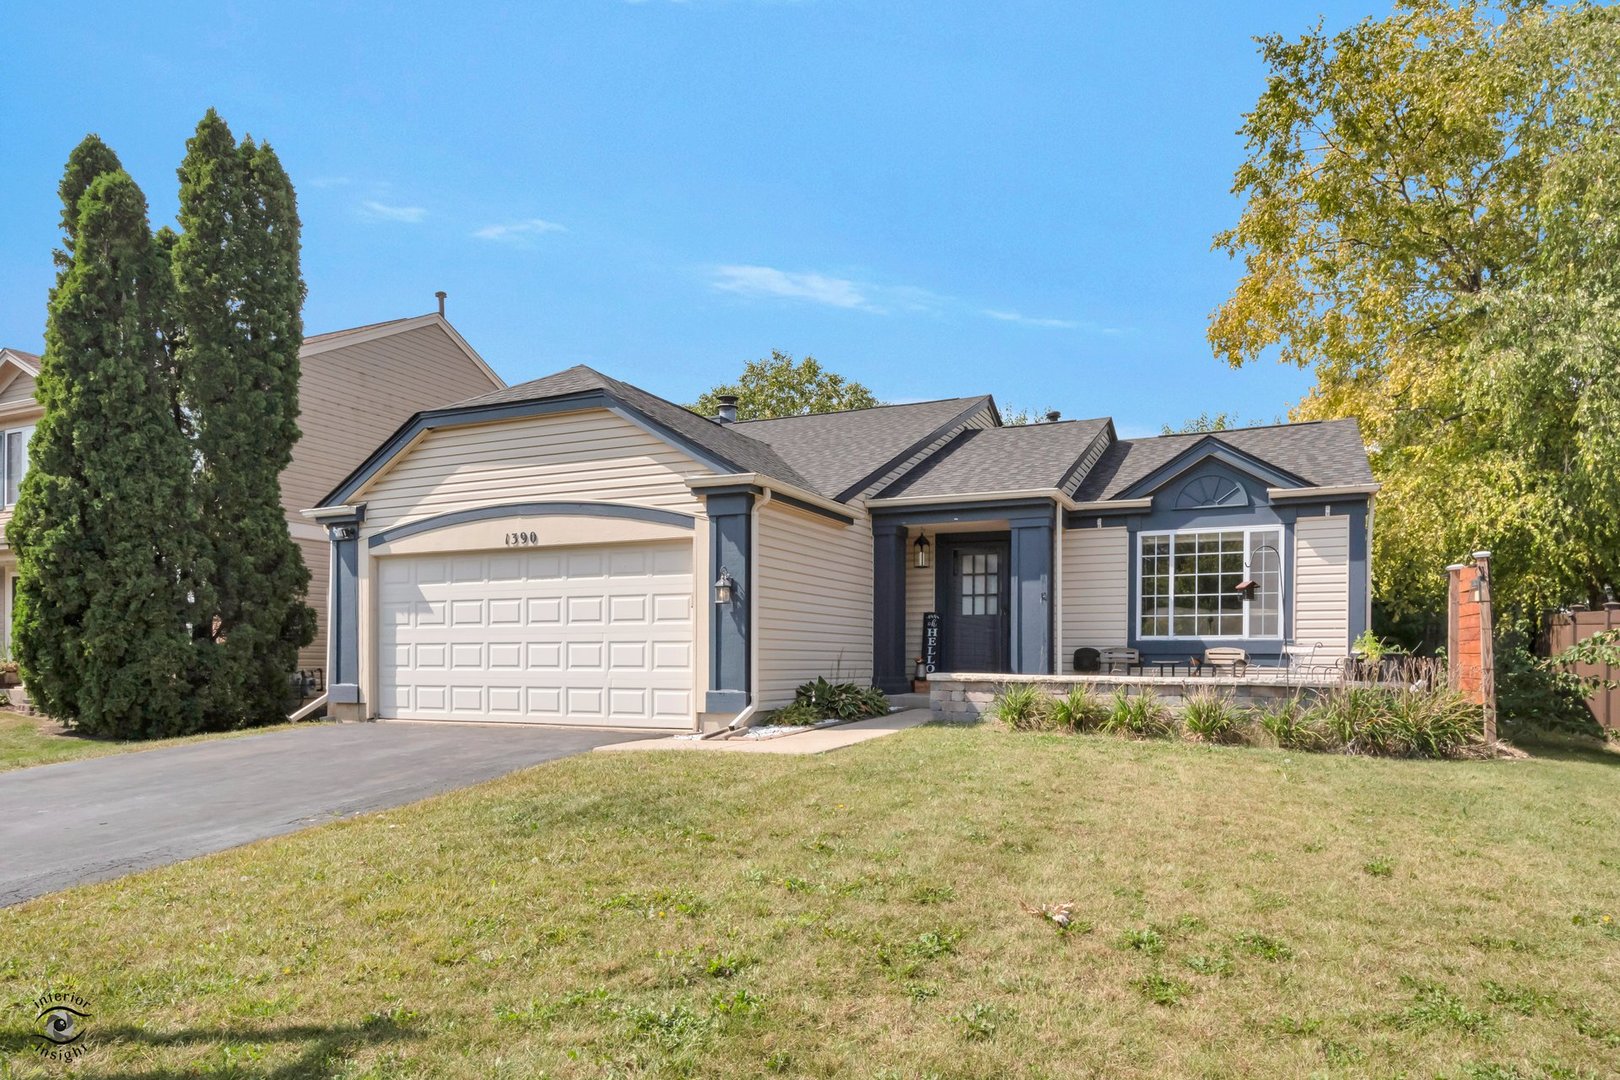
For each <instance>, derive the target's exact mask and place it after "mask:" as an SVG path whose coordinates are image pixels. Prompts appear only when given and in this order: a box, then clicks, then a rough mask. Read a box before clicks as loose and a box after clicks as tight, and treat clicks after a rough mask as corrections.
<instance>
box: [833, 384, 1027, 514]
mask: <svg viewBox="0 0 1620 1080" xmlns="http://www.w3.org/2000/svg"><path fill="white" fill-rule="evenodd" d="M986 406H988V407H989V409H990V412H991V414H992V415H994V416H995V418H996V423H997V425H999V424H1000V423H1001V414H1000V413H998V412H996V403H995V401H994V400H992V399H991V398H990V397H989V396H988V395H986V396H985V397H982V398H978V399H976V400H975V401H974V402H973V404H972V405H969V406H968V407H967V408H965V409H963V410H962V411H961V412H959V413H957V414H956V415H955V416H953V417H951V418H950V419H949V420H947V421H945V422H944V423H943V424H941V425H939V427H937V428H935V429H934V430H933V431H930V432H929V433H928V434H927V435H924V436H923V437H922V438H920V439H918V440H917V441H916V442H914V443H912V444H911V445H910V446H908V447H906V448H905V449H904V450H902V451H900V452H899V453H898V454H896V455H894V456H893V457H891V458H890V459H889V460H888V461H885V462H884V463H883V464H882V465H879V466H878V467H877V468H875V469H873V470H872V471H871V472H869V473H867V474H866V475H865V476H863V477H861V478H860V479H859V480H857V481H855V482H854V483H853V484H851V485H849V486H848V487H847V488H845V489H844V490H843V491H840V492H839V493H838V494H837V495H834V496H833V499H834V500H836V501H837V502H844V501H845V500H847V499H850V498H853V497H854V496H856V495H859V494H860V493H861V492H863V491H865V490H866V489H867V488H869V487H871V486H872V484H873V483H874V482H876V481H878V480H881V479H883V478H884V477H885V476H888V475H889V474H890V473H891V472H893V471H894V470H895V469H898V468H899V467H900V466H902V465H904V464H905V463H906V462H908V461H910V460H911V459H912V458H914V457H916V456H917V455H918V454H920V453H922V452H923V451H924V450H926V449H928V447H930V446H932V445H933V444H934V443H936V442H938V441H939V440H940V439H942V438H944V437H945V436H946V435H947V434H949V433H950V431H951V429H953V428H956V427H960V426H961V425H962V424H965V423H967V422H968V421H969V420H971V419H973V417H974V415H975V414H977V413H981V412H983V411H984V410H985V407H986Z"/></svg>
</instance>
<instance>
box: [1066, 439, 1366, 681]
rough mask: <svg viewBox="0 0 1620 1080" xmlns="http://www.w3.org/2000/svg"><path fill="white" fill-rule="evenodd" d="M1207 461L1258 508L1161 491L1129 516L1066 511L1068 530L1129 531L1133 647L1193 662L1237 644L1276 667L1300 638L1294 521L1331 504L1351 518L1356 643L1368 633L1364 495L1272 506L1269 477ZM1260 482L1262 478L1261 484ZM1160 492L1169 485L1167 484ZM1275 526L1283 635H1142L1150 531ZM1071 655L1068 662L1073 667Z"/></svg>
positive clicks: (1151, 655)
mask: <svg viewBox="0 0 1620 1080" xmlns="http://www.w3.org/2000/svg"><path fill="white" fill-rule="evenodd" d="M1202 461H1203V464H1204V465H1205V466H1206V469H1207V471H1208V473H1209V474H1211V475H1220V476H1227V477H1229V478H1231V479H1234V480H1237V481H1238V482H1239V483H1242V484H1244V485H1245V486H1246V487H1247V488H1248V490H1249V493H1250V495H1249V497H1250V499H1251V504H1250V505H1248V506H1242V507H1197V508H1192V509H1186V510H1177V509H1174V501H1175V500H1174V492H1173V491H1169V490H1164V491H1161V492H1160V493H1159V494H1158V495H1157V496H1156V497H1155V498H1154V507H1153V509H1151V510H1145V511H1144V510H1137V511H1135V512H1133V513H1129V514H1122V515H1108V516H1103V515H1099V514H1097V513H1094V512H1091V511H1087V512H1085V513H1078V514H1067V515H1065V518H1064V524H1065V526H1066V527H1068V528H1093V527H1096V525H1097V522H1098V520H1099V518H1101V520H1102V521H1103V522H1104V524H1105V526H1119V525H1123V526H1124V527H1125V528H1127V529H1128V530H1129V532H1130V538H1129V543H1128V547H1127V556H1126V558H1127V566H1126V576H1127V582H1128V586H1129V588H1128V598H1129V611H1128V615H1127V618H1128V619H1129V621H1130V623H1129V626H1128V628H1127V631H1126V642H1125V643H1126V644H1127V645H1130V646H1131V647H1133V648H1136V649H1139V650H1141V652H1142V656H1143V658H1144V659H1149V660H1166V661H1168V660H1177V661H1183V662H1184V661H1186V660H1187V659H1188V658H1189V657H1192V656H1196V655H1199V654H1201V653H1202V652H1203V650H1205V649H1209V648H1214V647H1217V646H1235V647H1237V648H1241V649H1245V650H1247V651H1248V653H1249V655H1250V657H1251V658H1252V659H1254V660H1256V661H1258V662H1260V663H1275V662H1276V661H1277V660H1278V659H1279V658H1280V656H1281V650H1282V646H1283V645H1284V644H1286V643H1288V642H1290V641H1292V639H1293V636H1294V606H1295V593H1296V582H1295V561H1296V560H1295V554H1296V552H1295V543H1294V526H1295V523H1296V522H1297V521H1298V520H1299V519H1300V518H1304V517H1320V516H1322V515H1324V514H1325V513H1326V512H1327V510H1328V508H1329V507H1331V508H1332V510H1333V515H1334V516H1335V517H1341V516H1342V517H1347V518H1349V519H1350V523H1349V529H1350V553H1349V554H1350V559H1349V563H1350V565H1349V579H1350V594H1349V611H1348V613H1347V614H1348V625H1349V630H1350V636H1351V638H1354V637H1355V636H1356V635H1358V634H1360V633H1361V631H1362V630H1363V629H1365V628H1366V621H1367V619H1366V610H1367V588H1368V573H1367V558H1368V554H1367V541H1368V537H1367V507H1368V502H1367V499H1366V497H1365V496H1343V497H1338V498H1323V499H1319V500H1312V501H1309V502H1306V501H1294V500H1290V501H1288V502H1284V503H1272V502H1270V501H1269V499H1268V498H1267V497H1266V495H1265V485H1264V483H1263V478H1261V477H1258V476H1255V475H1254V474H1252V473H1250V472H1248V471H1247V469H1246V468H1242V467H1239V466H1237V465H1234V464H1232V463H1231V462H1228V461H1225V460H1216V461H1210V460H1207V458H1206V459H1202ZM1257 481H1262V482H1261V483H1259V484H1257V483H1256V482H1257ZM1161 487H1163V485H1162V484H1161ZM1268 525H1275V526H1279V527H1281V528H1282V531H1283V535H1282V554H1283V588H1284V590H1285V596H1286V603H1284V605H1283V611H1282V636H1281V637H1279V638H1232V637H1181V638H1173V639H1166V638H1142V637H1140V636H1139V633H1138V630H1139V627H1140V623H1139V620H1138V618H1137V605H1138V603H1139V595H1138V594H1139V588H1140V582H1139V581H1138V573H1137V572H1138V564H1139V559H1140V554H1139V552H1140V544H1139V537H1140V535H1141V534H1142V533H1145V532H1174V531H1177V530H1183V529H1221V528H1234V529H1238V528H1253V527H1257V526H1268ZM1068 644H1069V645H1071V646H1075V647H1078V646H1080V645H1110V644H1117V642H1070V643H1068ZM1298 644H1300V645H1303V646H1310V645H1311V644H1314V643H1313V642H1308V641H1302V642H1299V643H1298ZM1067 662H1068V661H1067V658H1065V659H1064V664H1065V665H1066V664H1067Z"/></svg>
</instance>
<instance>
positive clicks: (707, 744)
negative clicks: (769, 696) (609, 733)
mask: <svg viewBox="0 0 1620 1080" xmlns="http://www.w3.org/2000/svg"><path fill="white" fill-rule="evenodd" d="M933 718H934V714H933V713H931V712H929V711H928V710H927V709H907V710H905V711H904V712H897V713H890V714H889V715H888V716H877V717H873V718H872V719H871V720H857V721H855V722H854V723H852V724H839V725H837V726H836V727H824V728H815V729H812V730H809V731H801V732H798V733H796V734H793V735H781V736H778V737H776V738H774V739H745V738H742V737H737V738H731V739H674V738H668V737H663V738H657V739H637V740H635V741H634V742H620V743H611V744H609V745H606V746H598V747H597V748H596V749H598V750H603V751H617V750H723V751H726V752H728V753H733V754H824V753H826V752H827V751H828V750H841V749H843V748H844V747H846V746H854V745H855V744H856V743H863V742H867V741H869V740H871V739H881V738H883V736H885V735H893V734H894V733H895V732H897V731H904V730H906V728H914V727H916V726H917V725H918V724H926V723H928V721H930V720H932V719H933Z"/></svg>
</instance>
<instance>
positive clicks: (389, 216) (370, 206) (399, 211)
mask: <svg viewBox="0 0 1620 1080" xmlns="http://www.w3.org/2000/svg"><path fill="white" fill-rule="evenodd" d="M360 209H361V210H362V211H364V213H365V215H366V216H367V217H369V218H371V219H372V220H373V221H402V222H407V223H412V224H414V223H415V222H418V221H421V220H422V219H423V218H425V217H427V211H426V210H424V209H423V208H422V207H420V206H390V205H388V204H387V203H380V202H377V201H376V200H375V199H367V200H366V201H365V202H363V203H361V204H360Z"/></svg>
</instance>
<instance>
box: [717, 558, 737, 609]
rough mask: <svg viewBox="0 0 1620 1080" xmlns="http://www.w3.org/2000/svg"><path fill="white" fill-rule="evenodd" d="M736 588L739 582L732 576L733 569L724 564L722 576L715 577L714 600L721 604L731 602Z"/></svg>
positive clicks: (721, 569) (721, 571)
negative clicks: (728, 568)
mask: <svg viewBox="0 0 1620 1080" xmlns="http://www.w3.org/2000/svg"><path fill="white" fill-rule="evenodd" d="M736 588H737V582H736V579H734V578H733V577H732V576H731V571H730V570H727V569H726V568H725V567H723V566H722V567H721V568H720V576H719V577H717V578H715V579H714V602H715V603H716V604H718V605H720V606H725V605H727V604H729V603H731V598H732V595H733V594H734V593H735V591H736Z"/></svg>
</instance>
